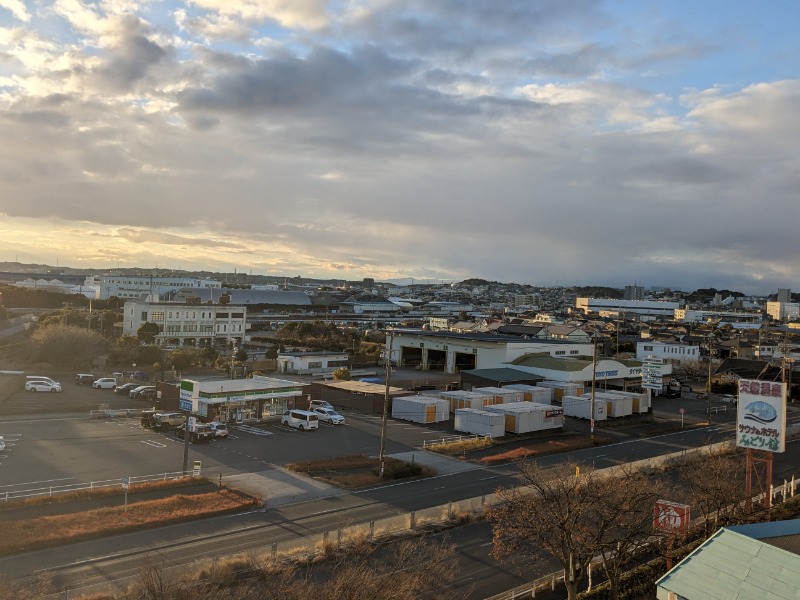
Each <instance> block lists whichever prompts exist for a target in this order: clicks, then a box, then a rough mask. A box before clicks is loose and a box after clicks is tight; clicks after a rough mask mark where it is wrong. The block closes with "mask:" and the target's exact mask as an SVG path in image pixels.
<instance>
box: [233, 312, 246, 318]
mask: <svg viewBox="0 0 800 600" xmlns="http://www.w3.org/2000/svg"><path fill="white" fill-rule="evenodd" d="M231 317H232V318H234V319H244V313H233V314H231Z"/></svg>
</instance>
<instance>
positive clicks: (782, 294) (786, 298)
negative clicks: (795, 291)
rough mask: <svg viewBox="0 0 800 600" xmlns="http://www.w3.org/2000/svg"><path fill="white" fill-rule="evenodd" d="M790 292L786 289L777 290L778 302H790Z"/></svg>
mask: <svg viewBox="0 0 800 600" xmlns="http://www.w3.org/2000/svg"><path fill="white" fill-rule="evenodd" d="M791 301H792V290H790V289H788V288H778V302H791Z"/></svg>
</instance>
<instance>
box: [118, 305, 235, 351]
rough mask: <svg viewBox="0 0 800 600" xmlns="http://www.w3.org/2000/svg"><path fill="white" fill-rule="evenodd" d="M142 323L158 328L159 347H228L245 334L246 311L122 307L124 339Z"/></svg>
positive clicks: (216, 307)
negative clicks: (153, 324) (152, 324)
mask: <svg viewBox="0 0 800 600" xmlns="http://www.w3.org/2000/svg"><path fill="white" fill-rule="evenodd" d="M145 323H155V324H156V325H158V328H159V333H158V335H157V336H156V338H155V343H156V344H157V345H159V346H172V347H178V346H230V345H231V344H237V343H239V342H241V341H242V340H243V339H244V337H245V333H246V331H247V307H245V306H235V305H232V304H177V303H174V302H137V301H129V302H126V303H125V308H124V313H123V325H122V333H123V335H131V336H135V335H136V332H137V331H138V330H139V328H140V327H141V326H142V325H144V324H145Z"/></svg>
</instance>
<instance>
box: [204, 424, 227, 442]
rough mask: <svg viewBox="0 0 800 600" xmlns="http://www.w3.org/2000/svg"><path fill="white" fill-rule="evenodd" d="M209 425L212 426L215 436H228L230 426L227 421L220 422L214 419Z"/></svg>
mask: <svg viewBox="0 0 800 600" xmlns="http://www.w3.org/2000/svg"><path fill="white" fill-rule="evenodd" d="M208 425H209V427H211V433H212V434H213V435H214V437H215V438H220V437H225V438H226V437H228V426H227V425H226V424H225V423H220V422H219V421H212V422H211V423H209V424H208Z"/></svg>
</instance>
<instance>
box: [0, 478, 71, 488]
mask: <svg viewBox="0 0 800 600" xmlns="http://www.w3.org/2000/svg"><path fill="white" fill-rule="evenodd" d="M71 479H75V478H74V477H60V478H58V479H42V480H40V481H26V482H25V483H7V484H6V485H0V488H8V487H19V486H21V485H33V484H39V483H53V482H54V481H69V480H71Z"/></svg>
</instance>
